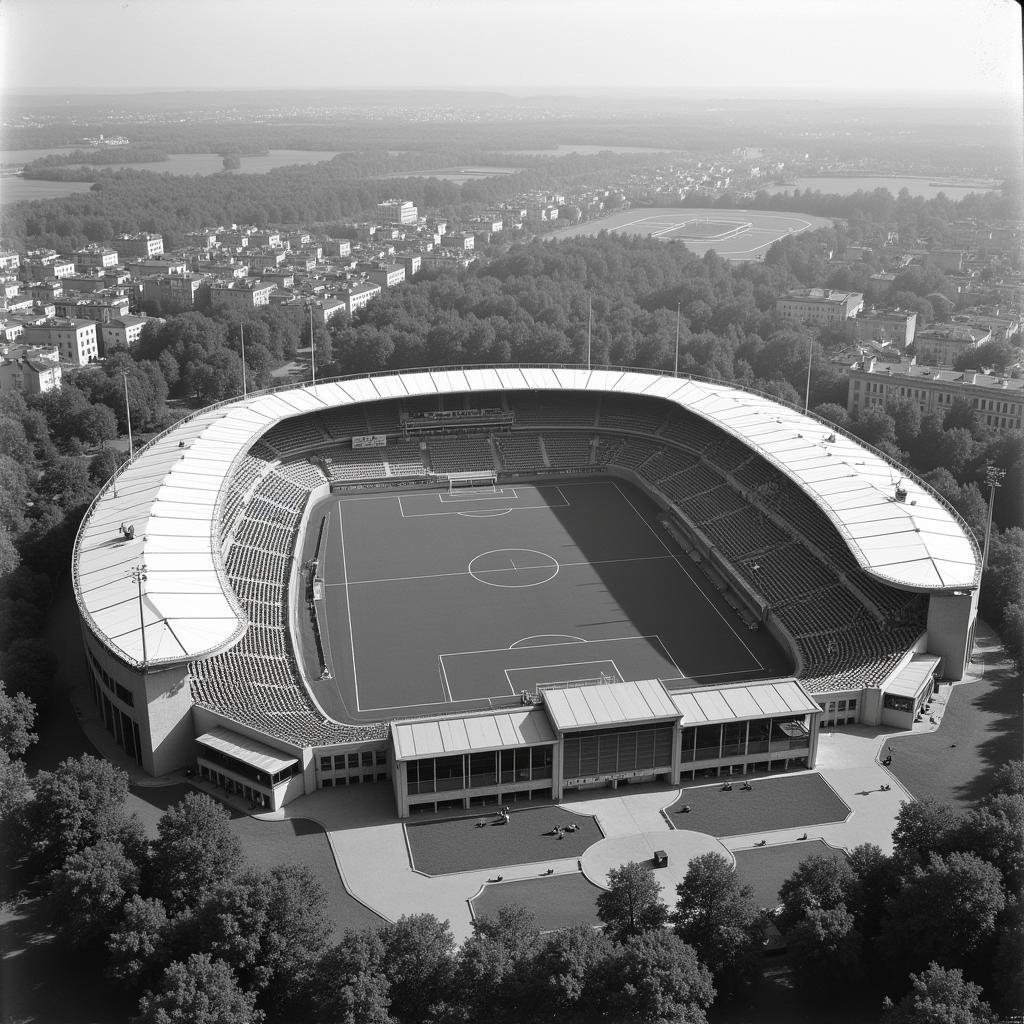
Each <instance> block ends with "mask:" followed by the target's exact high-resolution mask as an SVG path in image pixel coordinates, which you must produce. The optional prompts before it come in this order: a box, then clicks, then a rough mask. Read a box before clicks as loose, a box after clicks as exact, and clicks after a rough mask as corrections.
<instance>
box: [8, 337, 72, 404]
mask: <svg viewBox="0 0 1024 1024" xmlns="http://www.w3.org/2000/svg"><path fill="white" fill-rule="evenodd" d="M61 376H62V374H61V366H60V358H59V355H58V352H57V348H56V347H55V346H52V345H37V346H27V345H19V346H17V347H16V348H10V349H8V350H7V352H6V353H5V354H4V355H3V356H2V357H0V393H4V392H8V391H17V392H20V393H21V394H23V395H40V394H45V393H46V392H47V391H53V390H54V389H55V388H59V387H60V384H61Z"/></svg>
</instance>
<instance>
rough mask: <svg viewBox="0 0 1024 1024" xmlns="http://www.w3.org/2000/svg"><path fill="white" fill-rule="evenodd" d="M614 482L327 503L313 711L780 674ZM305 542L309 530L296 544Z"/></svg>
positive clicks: (769, 652)
mask: <svg viewBox="0 0 1024 1024" xmlns="http://www.w3.org/2000/svg"><path fill="white" fill-rule="evenodd" d="M656 512H657V509H656V507H655V506H654V505H653V503H652V502H650V501H649V499H647V498H646V497H645V496H644V495H643V494H641V493H640V492H639V491H638V490H636V489H635V488H633V487H631V486H630V485H628V484H625V483H622V482H620V481H615V480H610V479H608V480H590V481H584V482H561V483H558V484H550V485H540V486H530V485H527V486H522V485H516V486H514V487H513V486H508V485H506V486H504V487H499V488H498V489H497V490H496V491H484V490H480V489H473V490H470V491H458V492H456V493H455V494H448V493H447V492H445V491H440V490H438V491H411V492H406V493H397V492H391V493H387V494H367V495H353V496H341V497H332V498H329V499H326V500H325V502H324V503H323V504H322V505H321V506H320V507H319V508H318V509H317V510H315V511H314V514H313V518H312V520H311V522H313V523H314V524H318V523H319V520H320V517H321V516H322V515H324V514H326V515H327V525H326V530H325V535H324V546H323V557H322V559H321V563H320V575H321V576H322V578H323V580H324V590H325V593H326V595H327V597H326V600H325V605H326V612H325V615H324V619H323V627H322V631H323V641H324V647H325V651H326V657H327V661H328V665H329V667H330V670H331V676H332V678H330V679H327V680H322V681H320V682H319V683H318V684H316V692H317V697H318V699H319V700H320V701H321V703H322V705H323V706H324V708H325V710H326V711H327V712H328V713H330V714H333V715H335V716H336V717H339V718H342V719H343V720H344V719H345V718H349V719H352V718H355V719H358V720H366V719H369V718H375V719H387V718H392V717H398V716H407V715H414V714H425V713H431V712H433V711H438V710H451V709H453V708H454V709H458V710H470V709H478V708H488V707H496V706H502V705H508V704H510V703H515V702H517V701H518V698H519V694H520V693H521V692H522V691H523V690H529V691H531V692H532V691H534V690H535V688H536V686H537V685H538V684H540V683H550V682H559V681H574V680H581V679H595V678H597V677H599V676H600V675H607V676H610V677H612V678H614V679H650V678H655V677H657V678H660V679H662V680H663V681H665V682H666V683H667V684H668V685H669V686H679V685H686V684H687V682H688V681H692V682H693V683H694V684H697V683H708V682H730V681H736V680H741V679H751V678H761V677H764V676H769V675H777V674H784V673H786V672H787V671H789V663H788V660H787V658H786V656H785V654H784V653H783V652H782V651H781V649H780V648H779V647H778V645H776V644H775V642H774V641H773V640H772V639H771V637H770V636H769V635H768V634H767V633H766V632H764V631H761V632H751V631H749V630H747V629H745V628H743V624H742V622H741V621H740V620H739V618H738V617H737V616H736V615H735V613H734V612H732V611H731V610H730V609H729V608H728V606H727V605H725V603H724V602H723V601H722V600H721V599H720V597H719V596H718V594H717V593H716V591H715V590H714V589H713V588H712V587H711V586H710V585H709V584H708V583H707V581H706V580H705V579H704V578H703V577H702V576H700V575H699V573H697V572H696V571H695V569H694V568H693V567H692V565H691V563H689V561H688V560H687V559H685V558H683V557H677V555H678V552H677V551H676V550H675V549H674V548H672V547H670V541H669V539H668V538H667V536H665V535H664V534H663V531H661V530H660V528H659V527H658V526H657V524H656V522H655V515H656ZM309 532H310V533H311V534H315V532H316V531H315V530H310V531H309Z"/></svg>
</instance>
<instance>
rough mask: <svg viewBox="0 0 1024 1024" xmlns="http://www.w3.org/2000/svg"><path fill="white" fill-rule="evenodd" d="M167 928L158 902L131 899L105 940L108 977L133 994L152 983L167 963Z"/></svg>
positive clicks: (134, 897)
mask: <svg viewBox="0 0 1024 1024" xmlns="http://www.w3.org/2000/svg"><path fill="white" fill-rule="evenodd" d="M167 927H168V921H167V911H166V910H165V909H164V905H163V904H162V903H161V902H160V901H159V900H153V899H143V898H142V897H141V896H138V895H135V896H132V897H131V899H129V900H128V901H127V902H126V903H125V904H124V906H123V907H122V908H121V918H120V920H119V921H118V923H117V924H116V926H115V927H114V929H113V930H112V931H111V933H110V935H109V936H108V938H107V941H106V949H107V970H106V975H107V977H108V978H110V979H111V980H113V981H115V982H117V983H118V984H119V985H122V986H123V987H125V988H127V989H129V990H131V991H135V992H138V991H140V990H142V989H145V988H148V987H150V986H151V985H153V984H155V983H156V981H157V979H158V976H159V974H160V973H161V972H162V971H163V969H164V967H165V966H166V965H167V964H168V963H169V962H170V956H169V954H168V948H167V941H166V939H167Z"/></svg>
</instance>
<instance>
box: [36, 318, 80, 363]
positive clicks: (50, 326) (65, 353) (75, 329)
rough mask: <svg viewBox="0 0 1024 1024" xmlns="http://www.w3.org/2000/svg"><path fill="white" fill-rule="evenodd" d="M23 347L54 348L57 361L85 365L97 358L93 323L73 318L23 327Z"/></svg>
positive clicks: (54, 319)
mask: <svg viewBox="0 0 1024 1024" xmlns="http://www.w3.org/2000/svg"><path fill="white" fill-rule="evenodd" d="M22 338H23V340H24V342H25V344H26V345H43V346H47V347H53V346H56V348H57V352H58V354H59V355H60V359H61V362H64V363H72V364H74V365H75V366H86V365H87V364H88V363H91V362H93V361H94V360H96V359H97V358H98V357H99V342H98V339H97V335H96V324H95V322H94V321H92V320H80V319H77V318H74V317H67V318H63V317H51V318H50V319H47V320H44V321H43V322H42V323H41V324H26V325H25V330H24V333H23V334H22Z"/></svg>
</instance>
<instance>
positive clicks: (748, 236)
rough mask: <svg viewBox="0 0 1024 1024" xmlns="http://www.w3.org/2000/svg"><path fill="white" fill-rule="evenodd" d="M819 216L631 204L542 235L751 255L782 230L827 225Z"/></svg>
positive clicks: (782, 233)
mask: <svg viewBox="0 0 1024 1024" xmlns="http://www.w3.org/2000/svg"><path fill="white" fill-rule="evenodd" d="M831 226H832V221H831V220H828V219H827V218H825V217H812V216H810V215H809V214H804V213H775V212H767V211H764V210H714V209H704V208H695V209H689V208H686V207H673V208H670V209H646V208H636V209H632V210H621V211H619V212H618V213H613V214H611V215H610V216H608V217H600V218H599V219H597V220H590V221H587V222H586V223H585V224H577V225H576V226H575V227H571V228H562V229H560V230H558V231H553V232H552V233H551V234H550V235H546V236H545V237H546V238H578V237H580V236H589V235H596V234H598V233H599V232H601V231H610V232H612V233H616V234H627V235H641V236H643V237H645V238H661V239H664V240H665V241H666V242H682V243H684V244H685V245H686V247H687V248H688V249H690V250H691V251H692V252H695V253H697V255H698V256H702V255H703V254H704V253H705V252H707V251H708V250H709V249H714V250H715V252H717V253H718V255H719V256H721V257H723V258H724V259H727V260H756V259H760V258H762V257H763V256H764V254H765V252H767V250H768V248H769V246H770V245H771V244H772V243H773V242H775V241H778V239H780V238H785V237H786V235H792V234H798V233H799V232H801V231H814V230H816V229H817V228H826V227H831Z"/></svg>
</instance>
